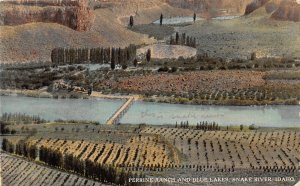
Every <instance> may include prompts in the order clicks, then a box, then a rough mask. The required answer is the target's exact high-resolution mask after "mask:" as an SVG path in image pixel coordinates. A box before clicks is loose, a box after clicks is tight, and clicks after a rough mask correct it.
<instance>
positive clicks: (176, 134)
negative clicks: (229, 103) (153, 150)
mask: <svg viewBox="0 0 300 186" xmlns="http://www.w3.org/2000/svg"><path fill="white" fill-rule="evenodd" d="M142 133H147V134H157V135H161V136H164V137H165V138H166V139H168V140H169V142H170V143H171V144H173V145H174V146H175V147H176V148H177V149H178V150H179V151H180V152H181V153H182V154H184V155H185V156H187V160H186V162H184V164H185V166H187V167H191V168H195V169H196V170H205V169H214V170H220V171H224V170H226V171H228V170H230V171H232V170H234V169H256V170H263V171H296V170H298V169H299V162H300V150H299V149H300V133H299V132H287V131H276V132H254V131H251V132H232V131H201V130H200V131H199V130H191V129H178V128H156V127H147V128H145V129H143V131H142Z"/></svg>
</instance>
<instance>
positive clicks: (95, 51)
mask: <svg viewBox="0 0 300 186" xmlns="http://www.w3.org/2000/svg"><path fill="white" fill-rule="evenodd" d="M136 50H137V47H136V46H135V45H129V46H128V47H125V48H100V47H98V48H55V49H53V50H52V51H51V61H52V63H53V64H57V65H65V64H81V63H92V64H104V63H110V62H112V63H114V64H119V65H127V63H128V62H132V61H133V60H134V59H135V58H136Z"/></svg>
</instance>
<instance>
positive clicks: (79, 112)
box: [0, 96, 124, 123]
mask: <svg viewBox="0 0 300 186" xmlns="http://www.w3.org/2000/svg"><path fill="white" fill-rule="evenodd" d="M0 102H1V107H0V111H1V114H2V113H4V112H7V113H25V114H29V115H38V116H40V117H41V118H43V119H46V120H51V121H53V120H56V119H63V120H90V121H99V122H100V123H105V121H106V120H107V119H108V118H109V117H110V116H112V114H113V113H114V112H115V111H116V110H117V109H118V108H119V107H120V106H121V105H122V104H123V103H124V101H123V100H109V99H48V98H31V97H18V96H0Z"/></svg>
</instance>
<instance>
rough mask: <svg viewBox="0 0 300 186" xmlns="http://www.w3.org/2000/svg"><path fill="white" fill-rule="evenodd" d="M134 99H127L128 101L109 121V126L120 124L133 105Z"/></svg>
mask: <svg viewBox="0 0 300 186" xmlns="http://www.w3.org/2000/svg"><path fill="white" fill-rule="evenodd" d="M133 102H134V97H131V98H129V99H127V101H126V102H125V103H124V104H123V105H122V106H121V107H120V108H119V109H118V110H117V111H116V112H115V113H114V114H113V115H112V116H111V117H110V118H109V119H108V120H107V122H106V124H107V125H114V124H118V123H119V121H120V119H121V118H122V116H123V115H124V114H125V113H126V112H127V110H128V109H129V107H130V106H131V105H132V104H133Z"/></svg>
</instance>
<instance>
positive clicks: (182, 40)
mask: <svg viewBox="0 0 300 186" xmlns="http://www.w3.org/2000/svg"><path fill="white" fill-rule="evenodd" d="M170 45H186V46H189V47H193V48H196V46H197V42H196V38H195V37H191V36H187V35H186V34H185V33H182V34H181V35H180V34H179V33H178V32H176V34H175V38H174V37H173V35H172V36H171V37H170Z"/></svg>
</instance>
